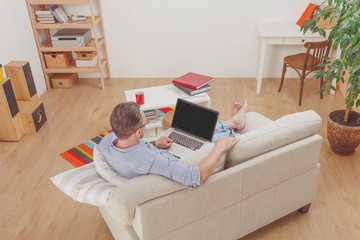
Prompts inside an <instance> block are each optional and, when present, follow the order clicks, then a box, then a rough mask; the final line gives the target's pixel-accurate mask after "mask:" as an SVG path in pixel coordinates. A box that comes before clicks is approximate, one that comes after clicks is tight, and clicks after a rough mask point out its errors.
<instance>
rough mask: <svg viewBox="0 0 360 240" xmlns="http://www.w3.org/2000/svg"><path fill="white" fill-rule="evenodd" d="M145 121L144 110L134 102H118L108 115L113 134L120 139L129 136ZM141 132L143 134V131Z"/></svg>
mask: <svg viewBox="0 0 360 240" xmlns="http://www.w3.org/2000/svg"><path fill="white" fill-rule="evenodd" d="M145 121H146V119H145V115H144V112H143V111H141V110H140V107H139V105H138V104H137V103H135V102H126V103H120V104H118V105H117V106H116V107H115V108H114V110H113V112H112V113H111V116H110V125H111V128H112V130H113V131H114V133H115V135H116V136H117V137H118V138H119V139H122V140H124V139H128V138H129V137H131V135H133V134H134V133H135V132H136V131H137V130H138V129H139V128H140V127H141V126H142V125H143V122H145ZM144 126H145V125H144ZM144 126H143V127H144ZM141 134H142V135H143V132H142V133H141ZM142 135H141V136H140V138H141V137H142Z"/></svg>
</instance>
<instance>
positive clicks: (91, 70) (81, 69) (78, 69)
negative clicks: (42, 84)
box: [45, 58, 106, 73]
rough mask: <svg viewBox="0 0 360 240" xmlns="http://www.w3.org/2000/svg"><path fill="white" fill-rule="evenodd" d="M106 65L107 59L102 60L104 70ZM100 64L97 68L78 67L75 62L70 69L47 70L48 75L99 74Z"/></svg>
mask: <svg viewBox="0 0 360 240" xmlns="http://www.w3.org/2000/svg"><path fill="white" fill-rule="evenodd" d="M105 65H106V59H105V58H102V59H101V66H100V68H103V67H104V66H105ZM100 68H99V63H97V64H96V65H95V67H76V63H75V61H73V62H72V63H71V65H70V67H69V68H64V69H51V68H47V69H45V72H46V73H98V72H99V69H100Z"/></svg>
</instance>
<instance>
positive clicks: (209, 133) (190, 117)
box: [171, 98, 219, 142]
mask: <svg viewBox="0 0 360 240" xmlns="http://www.w3.org/2000/svg"><path fill="white" fill-rule="evenodd" d="M218 116H219V112H218V111H215V110H212V109H210V108H206V107H203V106H201V105H198V104H195V103H191V102H188V101H186V100H184V99H181V98H178V100H177V103H176V107H175V113H174V117H173V121H172V124H171V127H172V128H176V129H180V130H183V131H185V132H186V133H190V134H192V135H195V136H197V137H200V138H204V139H206V140H207V141H210V142H211V140H212V137H213V135H214V130H215V126H216V122H217V119H218Z"/></svg>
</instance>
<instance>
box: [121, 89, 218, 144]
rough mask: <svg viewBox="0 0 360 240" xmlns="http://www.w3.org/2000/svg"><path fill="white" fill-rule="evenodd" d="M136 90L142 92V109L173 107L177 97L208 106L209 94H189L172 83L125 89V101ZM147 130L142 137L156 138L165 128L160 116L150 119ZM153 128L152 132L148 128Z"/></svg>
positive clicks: (132, 99)
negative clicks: (143, 101)
mask: <svg viewBox="0 0 360 240" xmlns="http://www.w3.org/2000/svg"><path fill="white" fill-rule="evenodd" d="M138 91H142V92H144V99H145V103H144V104H143V105H141V106H140V108H141V109H142V110H143V111H147V110H156V109H159V108H166V107H173V106H175V105H176V101H177V99H178V98H182V99H185V100H187V101H190V102H193V103H203V104H204V106H206V107H209V108H210V104H211V102H210V96H209V95H208V94H207V93H200V94H197V95H195V96H189V95H188V94H186V93H184V92H183V91H181V90H180V89H178V88H177V87H174V85H172V84H170V85H163V86H157V87H149V88H139V89H132V90H126V91H125V98H126V101H127V102H130V101H134V102H136V100H135V93H136V92H138ZM146 129H147V131H146V132H145V136H144V139H145V140H148V141H151V140H152V139H154V138H156V137H157V136H158V135H159V133H161V132H162V131H164V130H166V129H164V127H163V126H162V118H157V119H155V120H154V121H151V122H150V124H149V125H147V126H146ZM150 129H155V134H154V131H152V133H151V132H150V131H148V130H150Z"/></svg>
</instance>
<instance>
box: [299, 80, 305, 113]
mask: <svg viewBox="0 0 360 240" xmlns="http://www.w3.org/2000/svg"><path fill="white" fill-rule="evenodd" d="M304 80H305V78H304V77H303V76H301V78H300V94H299V106H301V99H302V94H303V89H304Z"/></svg>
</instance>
